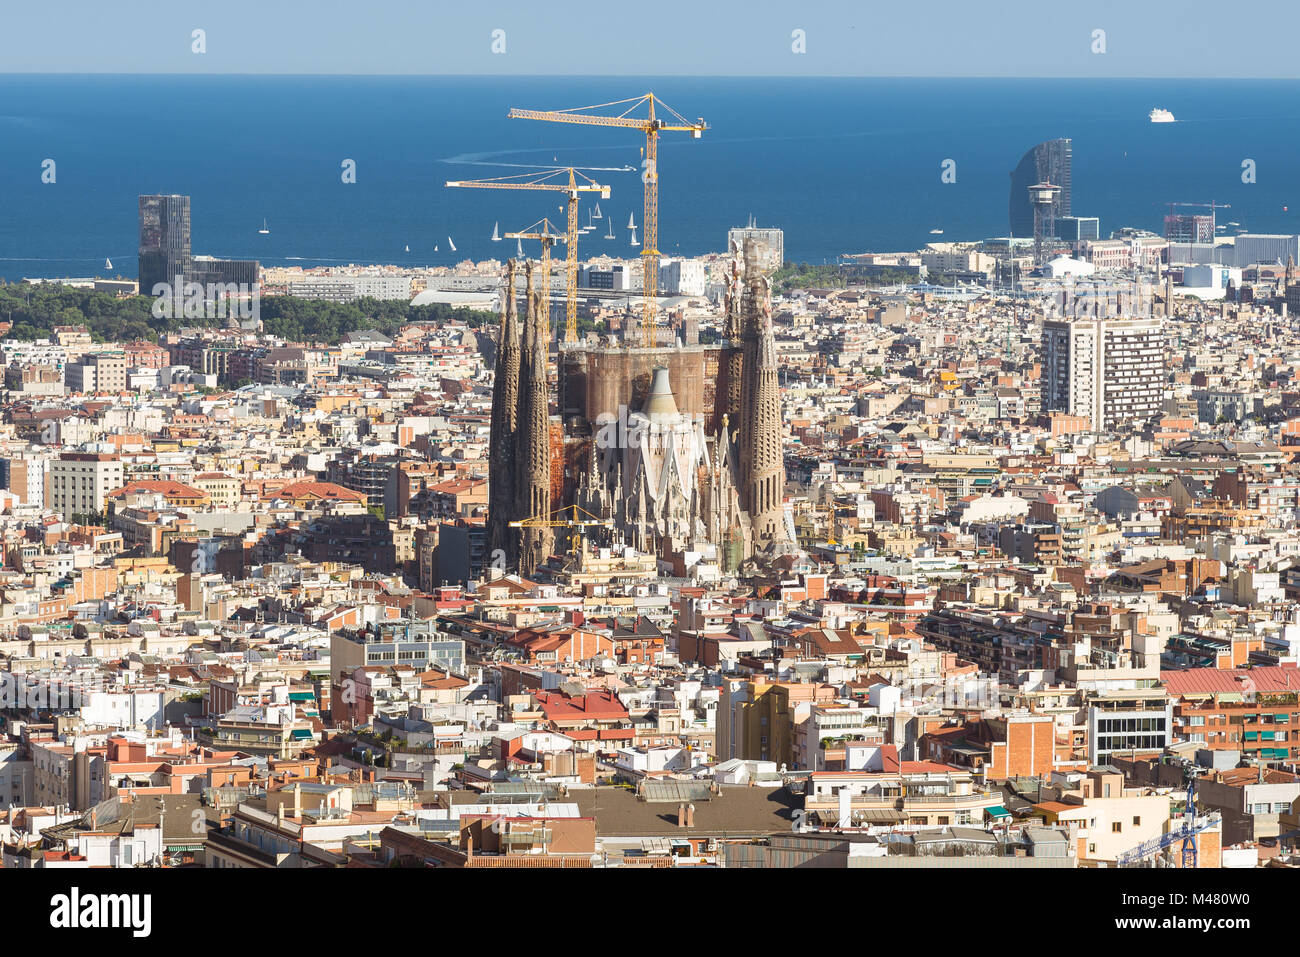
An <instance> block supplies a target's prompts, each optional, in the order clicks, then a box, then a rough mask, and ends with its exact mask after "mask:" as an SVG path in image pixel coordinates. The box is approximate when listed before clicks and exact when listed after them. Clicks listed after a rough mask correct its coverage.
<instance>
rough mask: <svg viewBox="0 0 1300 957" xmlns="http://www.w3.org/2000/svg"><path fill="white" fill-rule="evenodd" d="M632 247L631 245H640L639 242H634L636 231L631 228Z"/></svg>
mask: <svg viewBox="0 0 1300 957" xmlns="http://www.w3.org/2000/svg"><path fill="white" fill-rule="evenodd" d="M632 245H633V246H640V245H641V244H640V243H639V242H637V241H636V229H635V228H633V230H632Z"/></svg>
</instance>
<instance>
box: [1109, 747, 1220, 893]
mask: <svg viewBox="0 0 1300 957" xmlns="http://www.w3.org/2000/svg"><path fill="white" fill-rule="evenodd" d="M1180 763H1181V764H1182V766H1183V779H1184V781H1185V782H1186V783H1187V796H1186V798H1185V801H1184V804H1183V822H1182V824H1181V825H1180V826H1179V827H1178V828H1176V829H1173V828H1171V829H1170V830H1169V832H1168V833H1166V834H1161V835H1160V836H1159V837H1153V838H1151V840H1149V841H1144V842H1143V843H1141V844H1139V845H1138V846H1137V847H1134V848H1130V849H1129V850H1127V851H1125V852H1124V853H1122V854H1120V855H1119V857H1118V858H1116V860H1115V863H1116V865H1118V866H1119V867H1133V866H1136V865H1140V864H1141V863H1142V862H1143V861H1145V860H1146V859H1148V858H1150V857H1154V856H1156V855H1158V854H1160V853H1161V852H1163V851H1165V850H1168V849H1170V848H1172V847H1173V846H1174V845H1175V844H1178V845H1180V846H1179V848H1178V856H1179V866H1181V867H1185V868H1192V869H1195V867H1196V844H1197V840H1196V839H1197V835H1199V834H1200V833H1201V832H1202V831H1206V830H1209V829H1210V828H1212V827H1215V826H1217V825H1218V824H1219V819H1218V818H1217V817H1211V816H1208V815H1207V816H1206V817H1204V818H1202V819H1201V820H1200V821H1198V820H1197V819H1196V768H1195V766H1194V765H1193V764H1192V762H1190V761H1188V760H1186V759H1183V760H1182V761H1181V762H1180Z"/></svg>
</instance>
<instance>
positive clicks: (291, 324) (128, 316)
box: [0, 282, 496, 344]
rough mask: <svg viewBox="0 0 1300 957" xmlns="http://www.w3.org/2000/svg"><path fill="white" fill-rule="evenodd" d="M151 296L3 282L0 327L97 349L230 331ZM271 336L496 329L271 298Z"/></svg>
mask: <svg viewBox="0 0 1300 957" xmlns="http://www.w3.org/2000/svg"><path fill="white" fill-rule="evenodd" d="M153 303H154V299H153V298H152V297H150V296H121V297H119V296H115V295H112V294H110V293H104V292H94V291H92V290H89V289H79V288H75V287H72V286H61V285H56V284H53V283H48V284H47V283H41V284H30V283H3V282H0V321H4V322H8V323H11V324H12V328H11V329H10V330H9V333H8V338H10V339H22V340H28V341H30V340H33V339H48V338H51V337H52V335H53V330H54V328H55V327H56V326H79V325H84V326H86V327H87V328H88V329H89V330H90V335H91V338H92V339H94V340H95V341H96V342H129V341H132V340H138V339H145V340H154V339H156V338H157V337H158V336H159V335H160V334H162V333H166V332H175V331H177V330H179V329H182V328H187V327H193V326H205V325H206V326H223V325H225V324H226V323H227V321H228V320H226V319H225V318H220V317H215V318H211V319H192V318H183V317H177V318H168V317H165V316H164V317H158V316H155V315H154V314H153ZM260 318H261V320H262V322H263V325H264V328H265V330H266V332H267V333H268V334H270V335H273V336H279V337H281V338H284V339H287V340H290V341H293V342H320V343H330V344H333V343H337V342H339V341H340V340H341V339H342V338H343V337H344V336H346V335H347V334H348V333H350V332H359V331H361V330H368V329H373V330H375V331H377V332H380V333H383V334H385V335H391V334H393V333H395V332H396V331H397V330H398V329H399V328H401V327H402V326H403V325H406V324H407V323H437V324H441V323H446V322H460V323H464V324H465V325H467V326H469V327H470V328H478V327H480V326H482V325H484V324H489V325H490V324H491V323H493V322H494V321H495V319H496V316H495V314H493V313H491V312H486V311H483V310H478V309H468V308H465V307H459V306H450V305H447V304H445V303H430V304H428V305H421V306H412V305H411V304H410V303H408V302H406V301H405V300H400V299H399V300H377V299H358V300H356V301H355V302H347V303H339V302H322V301H317V300H308V299H295V298H293V297H291V296H267V297H265V298H263V299H262V300H261V302H260Z"/></svg>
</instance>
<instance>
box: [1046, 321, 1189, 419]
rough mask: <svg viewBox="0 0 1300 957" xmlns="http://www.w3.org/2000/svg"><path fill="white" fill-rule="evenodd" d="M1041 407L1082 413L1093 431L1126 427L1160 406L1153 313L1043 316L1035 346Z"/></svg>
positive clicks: (1160, 362)
mask: <svg viewBox="0 0 1300 957" xmlns="http://www.w3.org/2000/svg"><path fill="white" fill-rule="evenodd" d="M1040 358H1041V361H1042V383H1041V396H1042V408H1043V410H1044V411H1060V412H1066V413H1069V414H1070V415H1077V416H1084V417H1087V418H1088V419H1089V420H1090V421H1091V423H1092V427H1093V429H1094V430H1095V431H1116V430H1120V429H1125V428H1132V427H1135V426H1137V425H1140V424H1141V423H1143V422H1145V421H1146V420H1147V419H1150V418H1153V417H1154V416H1156V415H1158V414H1159V413H1160V411H1161V402H1162V399H1163V396H1164V377H1165V360H1164V340H1163V335H1162V332H1161V327H1160V320H1159V319H1073V320H1067V319H1049V320H1045V321H1044V322H1043V333H1042V341H1041V349H1040Z"/></svg>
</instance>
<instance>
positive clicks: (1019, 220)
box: [1010, 139, 1072, 238]
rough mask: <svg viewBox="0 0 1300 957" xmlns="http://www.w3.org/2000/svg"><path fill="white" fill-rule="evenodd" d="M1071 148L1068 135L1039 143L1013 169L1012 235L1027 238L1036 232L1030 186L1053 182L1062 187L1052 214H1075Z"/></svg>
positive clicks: (1059, 215)
mask: <svg viewBox="0 0 1300 957" xmlns="http://www.w3.org/2000/svg"><path fill="white" fill-rule="evenodd" d="M1070 165H1071V149H1070V141H1069V140H1068V139H1058V140H1047V141H1045V142H1042V143H1039V144H1038V145H1037V146H1035V147H1034V148H1033V149H1031V150H1030V151H1029V152H1028V153H1026V154H1025V155H1024V156H1023V157H1022V158H1021V160H1020V165H1018V166H1017V167H1016V168H1015V169H1014V170H1013V171H1012V173H1011V202H1010V213H1011V235H1012V236H1019V237H1023V238H1028V237H1030V236H1032V235H1034V205H1033V203H1031V202H1030V201H1029V187H1031V186H1033V185H1034V184H1035V183H1051V184H1052V185H1053V186H1059V187H1060V188H1061V191H1060V193H1058V194H1057V197H1056V202H1055V203H1054V204H1053V213H1054V216H1053V218H1054V219H1056V220H1058V221H1059V220H1060V219H1062V218H1063V217H1066V216H1070V215H1072V213H1071V210H1070Z"/></svg>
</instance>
